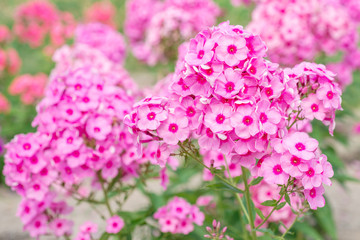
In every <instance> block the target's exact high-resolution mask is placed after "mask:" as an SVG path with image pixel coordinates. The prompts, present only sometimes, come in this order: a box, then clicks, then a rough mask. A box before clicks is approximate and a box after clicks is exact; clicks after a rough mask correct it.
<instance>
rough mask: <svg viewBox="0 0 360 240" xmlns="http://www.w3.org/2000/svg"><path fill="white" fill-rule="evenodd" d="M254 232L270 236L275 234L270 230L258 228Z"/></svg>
mask: <svg viewBox="0 0 360 240" xmlns="http://www.w3.org/2000/svg"><path fill="white" fill-rule="evenodd" d="M254 231H257V232H262V233H267V234H270V235H271V236H274V235H275V233H274V232H273V231H272V230H271V229H270V228H259V229H256V230H254Z"/></svg>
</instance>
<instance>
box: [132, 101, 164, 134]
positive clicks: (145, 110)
mask: <svg viewBox="0 0 360 240" xmlns="http://www.w3.org/2000/svg"><path fill="white" fill-rule="evenodd" d="M167 114H168V113H167V112H166V111H165V110H164V109H163V108H162V107H160V106H151V107H149V106H146V105H145V106H141V107H140V108H139V120H138V122H137V127H138V128H139V129H140V130H142V131H145V130H156V129H157V128H158V127H159V126H160V123H161V122H163V121H165V120H166V119H167Z"/></svg>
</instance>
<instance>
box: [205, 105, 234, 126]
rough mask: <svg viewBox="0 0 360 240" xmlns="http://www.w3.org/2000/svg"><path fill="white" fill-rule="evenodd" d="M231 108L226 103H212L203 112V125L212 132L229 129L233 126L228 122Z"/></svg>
mask: <svg viewBox="0 0 360 240" xmlns="http://www.w3.org/2000/svg"><path fill="white" fill-rule="evenodd" d="M231 115H232V108H231V107H230V106H229V105H226V104H214V105H210V107H209V108H208V109H207V111H206V112H205V119H204V120H205V121H204V122H205V126H207V127H208V128H210V129H211V131H212V132H213V133H219V132H224V131H231V130H232V129H233V127H232V126H231V124H230V117H231Z"/></svg>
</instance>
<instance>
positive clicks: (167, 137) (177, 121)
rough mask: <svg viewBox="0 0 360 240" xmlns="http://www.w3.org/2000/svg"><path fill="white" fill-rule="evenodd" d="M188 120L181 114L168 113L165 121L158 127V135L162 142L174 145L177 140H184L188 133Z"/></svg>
mask: <svg viewBox="0 0 360 240" xmlns="http://www.w3.org/2000/svg"><path fill="white" fill-rule="evenodd" d="M188 126H189V120H188V119H187V118H186V117H184V116H183V114H182V113H181V112H180V113H175V114H169V116H168V118H167V119H166V121H164V122H162V123H161V125H160V126H159V128H158V133H159V136H160V137H162V138H163V140H164V142H166V143H168V144H170V145H176V144H177V143H178V142H179V141H181V142H182V141H185V140H186V139H187V138H188V137H189V134H190V131H189V127H188Z"/></svg>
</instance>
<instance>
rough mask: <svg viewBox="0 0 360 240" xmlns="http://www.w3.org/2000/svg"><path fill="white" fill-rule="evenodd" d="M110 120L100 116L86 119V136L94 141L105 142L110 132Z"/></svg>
mask: <svg viewBox="0 0 360 240" xmlns="http://www.w3.org/2000/svg"><path fill="white" fill-rule="evenodd" d="M111 120H112V119H109V118H105V117H101V116H99V117H96V118H90V119H88V121H87V123H86V132H87V134H89V136H90V137H92V138H95V139H96V140H100V141H101V140H105V139H106V137H107V135H108V134H109V133H110V132H111V130H112V127H111Z"/></svg>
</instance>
